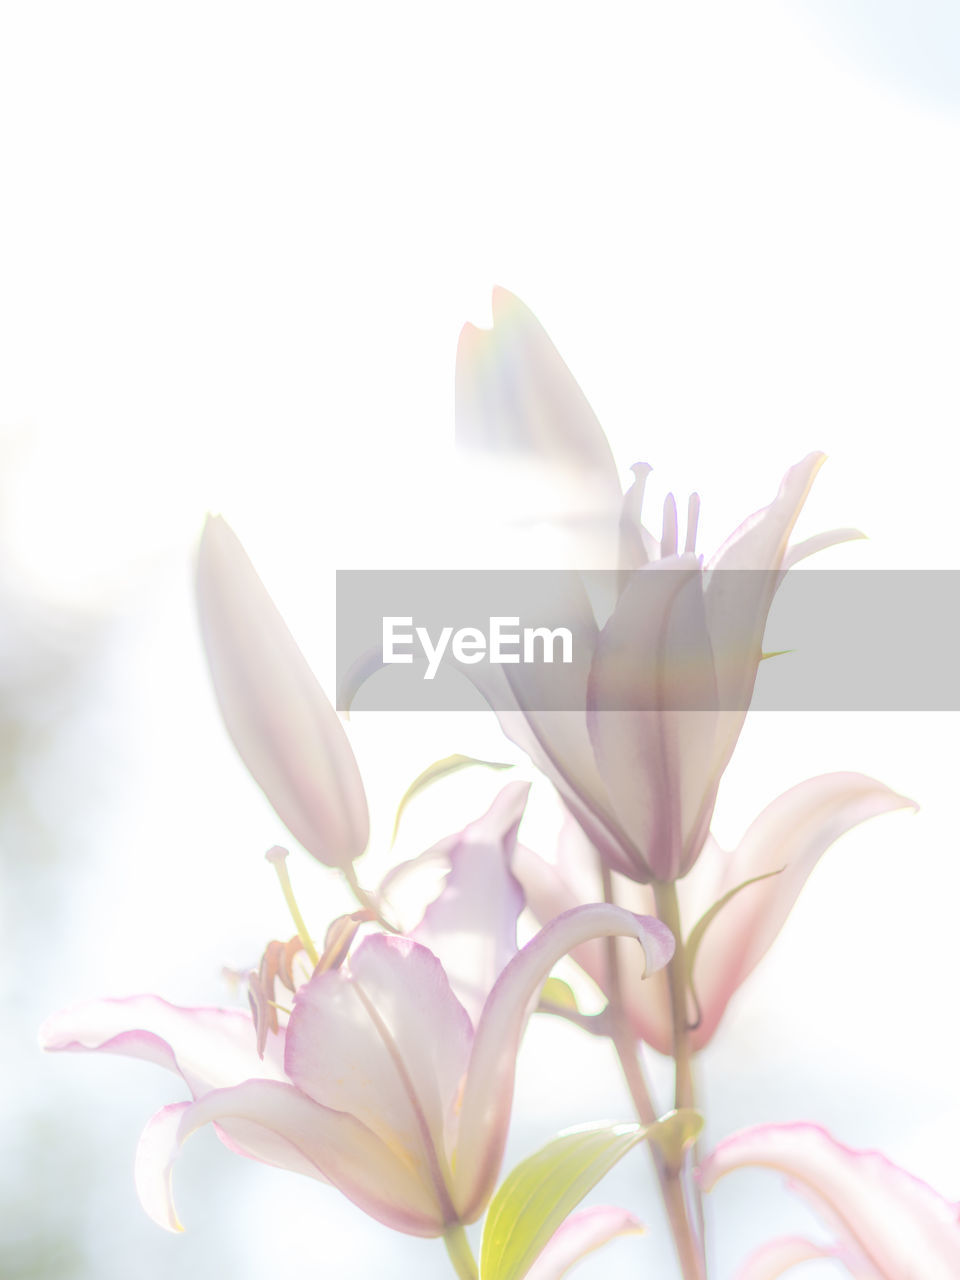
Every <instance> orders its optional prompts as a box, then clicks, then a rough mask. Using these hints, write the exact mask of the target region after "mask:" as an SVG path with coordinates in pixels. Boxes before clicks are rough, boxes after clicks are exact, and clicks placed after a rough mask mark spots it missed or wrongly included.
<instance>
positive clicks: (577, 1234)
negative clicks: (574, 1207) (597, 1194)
mask: <svg viewBox="0 0 960 1280" xmlns="http://www.w3.org/2000/svg"><path fill="white" fill-rule="evenodd" d="M643 1231H644V1226H643V1224H642V1223H641V1221H640V1219H639V1218H635V1217H634V1215H633V1214H632V1213H628V1212H627V1210H626V1209H617V1208H615V1207H613V1206H612V1205H598V1206H597V1207H596V1208H595V1209H584V1210H583V1211H582V1212H581V1213H575V1214H572V1215H571V1216H570V1217H569V1218H567V1220H566V1221H565V1222H564V1223H563V1224H562V1225H561V1226H560V1228H559V1229H558V1230H557V1231H556V1232H555V1233H554V1235H553V1236H552V1238H551V1239H550V1241H549V1242H548V1244H547V1246H546V1248H545V1249H544V1250H543V1252H542V1253H541V1254H540V1256H539V1257H538V1258H537V1260H536V1262H535V1263H534V1264H533V1266H532V1267H531V1268H530V1270H529V1271H528V1272H527V1275H526V1280H560V1277H561V1276H565V1275H566V1274H567V1272H568V1271H569V1270H570V1268H571V1267H572V1266H573V1265H574V1264H575V1263H577V1262H579V1261H580V1259H581V1258H585V1257H586V1256H587V1254H588V1253H592V1252H593V1251H594V1249H599V1248H600V1246H601V1245H604V1244H606V1243H607V1242H608V1241H609V1240H613V1239H614V1237H615V1236H625V1235H641V1234H642V1233H643Z"/></svg>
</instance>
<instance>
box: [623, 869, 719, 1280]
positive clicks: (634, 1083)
mask: <svg viewBox="0 0 960 1280" xmlns="http://www.w3.org/2000/svg"><path fill="white" fill-rule="evenodd" d="M602 876H603V894H604V898H605V900H606V901H607V902H610V903H612V902H613V901H614V897H613V877H612V876H611V874H610V872H609V870H608V869H607V868H606V867H603V868H602ZM678 914H679V913H678ZM664 923H666V921H664ZM677 936H678V935H677ZM606 941H607V989H608V994H609V1005H608V1008H609V1011H610V1023H611V1031H610V1038H611V1040H612V1041H613V1047H614V1048H615V1049H616V1051H617V1057H618V1058H619V1059H620V1066H621V1069H622V1070H623V1076H624V1079H625V1080H626V1082H627V1088H628V1089H629V1090H630V1096H631V1098H632V1099H633V1105H634V1107H635V1108H636V1111H637V1116H638V1117H639V1119H640V1121H641V1122H642V1123H643V1124H653V1123H654V1121H655V1120H656V1119H657V1112H656V1108H655V1107H654V1104H653V1100H652V1098H651V1096H650V1089H649V1087H648V1085H647V1081H646V1077H645V1075H644V1073H643V1068H642V1066H641V1065H640V1059H639V1057H638V1054H637V1043H636V1036H635V1035H634V1033H633V1031H632V1030H631V1028H630V1025H629V1023H628V1021H627V1019H626V1017H625V1015H624V1008H623V986H622V980H621V974H620V961H619V958H618V956H617V939H616V938H608V939H607V940H606ZM684 1028H686V1021H684ZM677 1105H678V1106H679V1105H680V1104H679V1103H678V1104H677ZM650 1149H651V1152H652V1154H653V1162H654V1167H655V1168H656V1171H657V1178H658V1179H659V1182H660V1192H661V1194H662V1196H663V1203H664V1207H665V1208H666V1211H667V1218H668V1220H669V1222H670V1230H671V1232H672V1233H673V1242H674V1246H675V1248H676V1250H677V1260H678V1261H679V1263H680V1270H681V1273H682V1275H683V1277H684V1280H704V1277H705V1275H706V1269H705V1265H704V1261H703V1254H702V1251H701V1249H700V1247H699V1245H698V1244H697V1242H696V1240H695V1238H694V1235H693V1231H692V1230H691V1227H690V1219H689V1217H688V1214H687V1202H686V1197H685V1194H684V1189H683V1183H682V1182H681V1180H680V1173H681V1171H680V1170H679V1169H675V1168H672V1167H671V1166H670V1165H669V1164H668V1162H667V1160H666V1159H665V1157H664V1153H663V1152H662V1151H661V1150H660V1148H659V1146H658V1145H657V1143H656V1142H651V1144H650Z"/></svg>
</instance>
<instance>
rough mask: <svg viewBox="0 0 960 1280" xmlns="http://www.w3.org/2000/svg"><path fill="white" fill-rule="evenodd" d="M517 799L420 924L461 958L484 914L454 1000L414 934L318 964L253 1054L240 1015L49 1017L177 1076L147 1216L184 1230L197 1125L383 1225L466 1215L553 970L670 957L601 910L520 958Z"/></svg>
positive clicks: (50, 1038)
mask: <svg viewBox="0 0 960 1280" xmlns="http://www.w3.org/2000/svg"><path fill="white" fill-rule="evenodd" d="M525 800H526V789H525V788H524V787H523V786H519V787H518V786H516V785H514V786H512V787H508V788H505V790H504V792H502V793H501V796H500V797H498V800H497V801H496V802H495V804H494V806H493V807H492V808H491V811H490V813H489V814H488V815H486V817H485V819H481V821H480V822H479V823H476V824H472V827H471V828H468V830H467V833H465V835H464V836H463V837H455V838H452V841H451V843H450V847H449V850H448V852H449V855H450V861H449V868H448V876H447V884H446V886H445V892H444V893H443V894H441V896H440V898H439V899H438V900H437V902H435V903H434V904H433V906H432V907H431V908H429V909H428V911H427V913H426V915H425V916H424V920H423V921H422V923H421V926H420V928H419V930H418V931H417V932H418V936H419V937H424V938H425V937H428V936H429V937H431V938H432V939H433V940H434V941H435V944H436V945H437V947H438V949H440V950H443V949H444V948H445V947H446V948H447V949H450V948H453V949H456V947H457V946H458V945H459V940H460V939H461V938H462V936H463V927H462V924H463V921H464V920H466V919H471V918H472V919H477V918H479V920H480V921H481V923H480V924H479V925H475V926H473V929H472V932H469V931H468V932H467V934H466V939H467V952H468V953H469V963H468V964H467V965H466V966H465V968H464V969H463V970H462V972H461V974H460V977H459V978H458V979H457V980H456V981H457V985H458V987H459V988H460V990H461V991H462V992H464V999H465V1000H466V1002H467V1004H466V1006H465V1004H464V1003H462V1002H461V1000H460V999H458V997H457V994H456V992H455V989H454V985H453V984H452V982H451V978H450V977H448V975H447V973H446V972H445V971H444V968H443V966H442V964H441V962H440V960H439V959H438V958H437V956H436V954H434V952H433V951H432V950H430V949H429V948H428V947H427V946H425V945H424V943H423V942H422V941H419V940H416V939H415V938H414V937H409V938H407V937H400V936H384V935H382V934H373V935H371V936H368V937H366V938H365V939H364V940H363V941H362V942H361V943H360V945H359V946H358V947H357V948H356V950H355V951H353V952H352V953H351V954H350V955H349V956H348V957H347V958H346V959H344V960H343V961H342V962H341V963H340V964H339V965H338V966H336V967H330V968H326V969H325V968H323V966H322V965H321V966H318V967H316V968H315V969H314V970H313V972H312V975H311V976H310V977H309V978H308V980H307V981H306V982H304V983H303V984H302V985H300V986H299V988H298V989H297V991H296V994H295V995H294V998H293V1009H292V1012H291V1013H290V1015H289V1018H284V1019H283V1021H278V1022H276V1023H272V1024H271V1023H270V1022H268V1021H267V1020H265V1019H264V1018H263V1017H261V1018H260V1020H259V1038H260V1045H261V1048H262V1057H261V1056H260V1054H258V1027H257V1025H255V1021H254V1019H253V1017H251V1016H250V1015H248V1014H245V1013H239V1012H235V1011H231V1010H224V1009H187V1008H177V1007H175V1006H172V1005H169V1004H167V1003H166V1002H164V1001H162V1000H159V999H158V998H157V997H154V996H140V997H134V998H132V999H130V1000H106V1001H99V1002H94V1003H91V1004H87V1005H82V1006H80V1007H79V1008H76V1009H73V1010H67V1011H66V1012H63V1013H60V1014H56V1015H54V1016H53V1017H52V1018H50V1019H49V1020H48V1021H47V1023H46V1024H45V1025H44V1027H43V1029H42V1031H41V1043H42V1044H43V1046H44V1047H45V1048H47V1049H50V1050H73V1051H103V1052H110V1053H123V1054H127V1055H129V1056H132V1057H140V1058H146V1059H148V1060H150V1061H153V1062H157V1063H159V1064H160V1065H162V1066H165V1067H167V1068H168V1069H170V1070H172V1071H174V1072H176V1073H177V1074H179V1075H180V1076H181V1077H182V1079H183V1080H184V1082H185V1083H186V1084H187V1086H188V1088H189V1090H190V1093H191V1095H192V1100H191V1101H187V1102H179V1103H174V1104H173V1105H172V1106H168V1107H165V1108H163V1109H162V1110H161V1111H160V1112H159V1113H158V1114H157V1115H156V1116H155V1117H154V1118H153V1119H152V1120H151V1121H150V1122H149V1124H148V1125H147V1127H146V1129H145V1131H144V1134H143V1137H142V1138H141V1141H140V1145H139V1149H138V1154H137V1162H136V1181H137V1188H138V1192H139V1195H140V1199H141V1202H142V1203H143V1205H144V1208H145V1209H146V1211H147V1212H148V1213H149V1215H150V1216H151V1217H152V1218H153V1219H154V1221H156V1222H157V1223H159V1224H160V1225H161V1226H163V1227H166V1228H167V1229H169V1230H172V1231H176V1230H179V1229H181V1228H180V1224H179V1220H178V1218H177V1215H176V1211H175V1209H174V1204H173V1199H172V1192H171V1170H172V1166H173V1164H174V1162H175V1160H176V1157H177V1155H178V1153H179V1151H180V1148H181V1147H182V1145H183V1143H184V1142H185V1141H186V1139H187V1138H188V1137H189V1136H190V1134H192V1133H194V1132H195V1131H196V1130H197V1129H198V1128H200V1127H201V1126H202V1125H204V1124H207V1123H213V1124H214V1125H215V1126H216V1129H217V1132H218V1133H219V1135H220V1136H221V1138H222V1139H223V1141H224V1142H225V1143H226V1144H227V1145H228V1146H229V1147H231V1148H232V1149H233V1150H235V1151H238V1152H240V1153H241V1154H243V1155H247V1156H250V1157H252V1158H254V1159H257V1160H261V1161H263V1162H264V1163H266V1164H272V1165H277V1166H279V1167H281V1168H287V1169H292V1170H295V1171H297V1172H300V1173H305V1174H307V1175H308V1176H312V1177H315V1178H318V1179H320V1180H322V1181H328V1182H330V1183H332V1184H333V1185H334V1186H336V1187H337V1188H339V1190H340V1191H342V1192H343V1193H344V1194H345V1195H346V1196H348V1197H349V1198H350V1199H351V1200H352V1201H353V1202H354V1203H355V1204H357V1205H359V1207H360V1208H362V1209H363V1210H364V1211H365V1212H367V1213H368V1214H370V1215H371V1216H372V1217H374V1218H376V1219H377V1220H378V1221H380V1222H382V1223H384V1224H386V1225H387V1226H389V1227H392V1228H394V1229H396V1230H399V1231H404V1232H407V1233H409V1234H411V1235H419V1236H441V1235H446V1234H447V1233H448V1232H450V1231H451V1230H452V1229H454V1228H455V1227H456V1226H457V1225H458V1224H462V1223H469V1222H472V1221H474V1220H475V1219H476V1218H477V1217H479V1215H480V1214H481V1213H482V1212H483V1209H484V1207H485V1206H486V1204H487V1202H488V1200H489V1198H490V1196H491V1194H492V1192H493V1189H494V1185H495V1182H496V1179H497V1175H498V1171H499V1168H500V1163H501V1159H502V1156H503V1149H504V1144H505V1142H506V1135H507V1126H508V1122H509V1116H510V1109H511V1103H512V1095H513V1084H514V1071H515V1065H516V1057H517V1052H518V1049H519V1045H520V1040H521V1038H522V1035H523V1031H524V1028H525V1026H526V1023H527V1021H528V1019H529V1017H530V1014H531V1013H532V1011H533V1009H534V1008H535V1007H536V1003H537V997H538V994H539V991H540V988H541V986H542V985H543V983H544V981H545V980H546V978H547V977H548V975H549V973H550V970H551V969H552V968H553V967H554V965H555V964H556V963H557V961H558V960H559V959H560V958H561V957H562V956H564V955H565V954H566V953H567V952H569V951H570V950H571V949H572V948H574V947H577V946H580V945H582V944H583V943H584V942H586V941H588V940H589V939H591V938H599V937H617V936H625V937H629V938H633V939H635V940H639V942H640V943H641V946H642V948H643V951H644V955H645V957H646V967H647V968H648V969H649V971H650V972H654V971H655V970H657V969H659V968H662V967H663V965H665V964H666V963H667V962H668V960H669V959H670V956H671V955H672V952H673V939H672V936H671V935H670V933H669V931H668V930H667V929H666V928H665V927H664V925H662V924H661V923H660V922H659V921H657V920H653V919H640V918H638V917H637V916H635V915H633V914H632V913H630V912H628V911H625V910H623V909H622V908H619V907H614V906H610V905H609V904H597V905H593V906H586V907H578V908H576V909H574V910H573V911H570V912H567V913H565V914H564V915H563V916H562V917H560V918H558V919H556V920H554V921H552V922H551V923H550V924H549V925H548V926H547V927H546V928H545V929H543V930H541V932H540V933H539V934H538V935H537V936H536V937H535V938H534V939H533V940H532V941H531V942H529V943H527V945H526V946H524V947H523V948H522V949H521V950H519V951H516V949H515V948H516V935H515V925H516V917H517V914H518V913H519V910H520V906H521V898H520V894H519V889H518V887H517V886H516V883H515V882H512V887H511V882H510V880H509V872H508V871H507V864H508V861H509V857H510V855H511V853H512V845H513V842H514V841H515V839H516V829H517V826H518V823H519V817H520V814H521V813H522V809H523V804H524V802H525ZM497 831H499V832H500V837H501V838H500V861H501V870H500V871H499V872H498V870H497V867H496V865H495V863H496V861H497V859H493V860H491V848H490V843H491V840H494V839H495V833H496V832H497ZM492 862H493V865H492ZM484 868H486V870H487V873H488V874H487V875H486V876H484V875H482V874H481V871H482V870H483V869H484ZM505 888H506V890H507V891H506V892H504V890H505ZM511 921H512V929H513V931H514V932H513V934H512V939H511ZM296 958H297V960H298V961H302V952H298V953H297V957H296ZM277 966H278V970H279V966H280V958H279V956H278V957H277ZM286 971H287V972H288V973H293V972H295V966H293V965H291V964H289V963H287V964H286Z"/></svg>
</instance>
